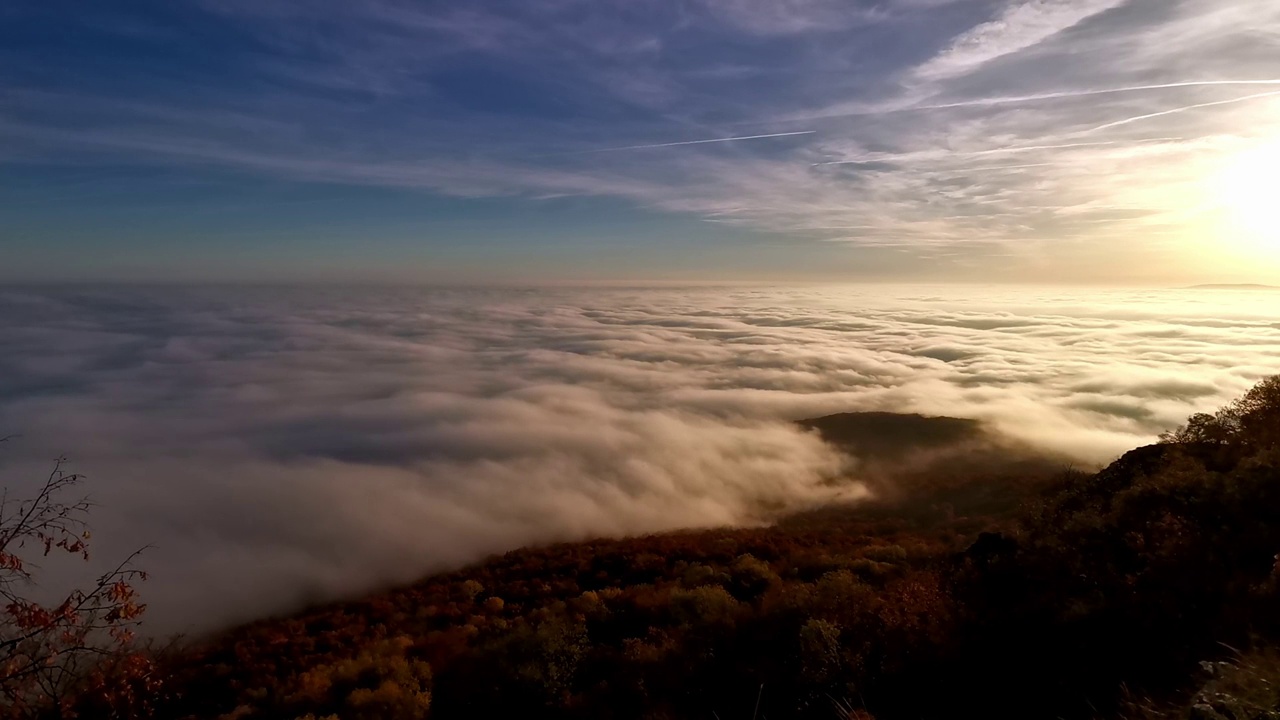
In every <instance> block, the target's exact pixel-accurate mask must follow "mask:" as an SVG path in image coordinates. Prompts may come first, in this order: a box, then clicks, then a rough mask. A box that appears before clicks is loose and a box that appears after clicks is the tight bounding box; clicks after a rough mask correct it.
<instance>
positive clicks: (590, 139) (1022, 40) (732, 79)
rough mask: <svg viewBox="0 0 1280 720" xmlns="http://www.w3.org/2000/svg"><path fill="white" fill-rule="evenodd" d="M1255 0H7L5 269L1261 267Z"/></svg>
mask: <svg viewBox="0 0 1280 720" xmlns="http://www.w3.org/2000/svg"><path fill="white" fill-rule="evenodd" d="M1277 148H1280V3H1276V2H1274V0H1000V1H996V0H667V1H664V2H658V1H656V0H629V1H627V2H621V1H615V0H543V1H540V2H513V1H507V2H500V1H493V0H471V1H470V2H418V3H414V2H393V1H390V0H381V1H376V2H337V1H333V2H329V1H326V0H314V1H311V2H301V1H299V2H291V1H272V0H256V1H252V0H207V1H201V2H183V3H174V2H130V3H69V2H57V1H52V2H39V3H37V2H21V1H20V2H16V3H9V4H6V5H5V6H4V7H3V8H0V244H2V245H3V255H4V256H5V257H6V260H5V262H4V263H3V264H0V278H2V279H9V280H14V279H17V280H33V279H35V280H40V279H48V280H63V279H73V280H75V279H86V280H97V279H102V280H180V281H188V280H190V281H197V280H233V281H234V280H247V281H270V280H300V281H361V282H363V281H375V282H376V281H384V280H385V281H397V282H400V281H409V282H416V281H424V282H439V281H464V282H465V281H498V282H525V281H529V282H542V281H558V280H644V279H668V280H680V281H684V280H700V279H707V280H738V279H760V280H808V279H812V280H843V279H848V280H905V279H910V280H968V281H972V280H979V281H986V280H992V281H1085V282H1089V281H1097V282H1110V281H1141V282H1172V281H1182V280H1187V281H1199V280H1204V281H1257V282H1266V281H1269V280H1276V279H1278V278H1280V275H1278V274H1277V273H1278V272H1280V237H1277V235H1280V233H1278V232H1277V230H1276V229H1277V228H1280V221H1277V220H1275V219H1274V218H1272V217H1271V214H1270V210H1269V205H1270V201H1267V200H1266V199H1265V196H1264V197H1262V199H1258V197H1256V195H1257V194H1256V193H1254V192H1253V191H1252V188H1255V187H1257V186H1259V185H1264V186H1265V185H1266V184H1267V183H1270V182H1272V181H1275V182H1276V186H1277V187H1280V177H1278V176H1276V175H1275V174H1274V173H1271V172H1270V171H1268V170H1267V167H1269V166H1270V165H1269V163H1263V162H1259V161H1256V160H1255V158H1259V157H1261V158H1270V157H1272V155H1271V153H1275V157H1277V158H1280V152H1277Z"/></svg>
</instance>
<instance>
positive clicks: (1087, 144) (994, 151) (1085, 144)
mask: <svg viewBox="0 0 1280 720" xmlns="http://www.w3.org/2000/svg"><path fill="white" fill-rule="evenodd" d="M1115 144H1116V143H1115V142H1081V143H1066V144H1063V145H1015V146H1013V147H1003V148H994V149H992V150H975V151H972V152H956V153H942V154H939V155H938V157H937V158H936V159H944V158H951V157H982V156H983V155H998V154H1002V153H1020V152H1032V151H1034V150H1064V149H1067V148H1078V147H1096V146H1099V145H1115ZM917 155H918V153H903V154H901V155H885V156H881V157H873V158H863V159H861V160H830V161H827V162H820V163H813V167H820V166H823V165H865V164H868V163H875V162H888V161H891V160H894V159H901V158H904V157H913V156H917ZM924 159H928V158H924Z"/></svg>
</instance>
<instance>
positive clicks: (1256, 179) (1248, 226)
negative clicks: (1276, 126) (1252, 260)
mask: <svg viewBox="0 0 1280 720" xmlns="http://www.w3.org/2000/svg"><path fill="white" fill-rule="evenodd" d="M1213 185H1214V192H1215V194H1216V195H1217V196H1218V202H1219V205H1220V207H1221V208H1222V210H1223V211H1224V217H1223V220H1224V228H1223V230H1224V231H1226V232H1227V233H1229V234H1230V236H1231V237H1232V241H1233V242H1234V243H1238V244H1239V246H1241V247H1242V249H1247V250H1249V251H1251V252H1261V253H1266V254H1280V207H1278V206H1280V139H1278V140H1271V141H1267V142H1264V143H1261V144H1258V145H1254V146H1252V147H1250V148H1248V149H1245V150H1243V151H1242V152H1240V153H1238V154H1237V155H1235V156H1234V157H1232V158H1230V159H1229V160H1228V161H1227V163H1226V165H1225V166H1224V167H1223V169H1222V170H1221V171H1220V172H1219V173H1218V175H1217V177H1215V178H1214V181H1213Z"/></svg>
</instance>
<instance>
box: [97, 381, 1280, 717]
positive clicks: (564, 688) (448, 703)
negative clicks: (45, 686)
mask: <svg viewBox="0 0 1280 720" xmlns="http://www.w3.org/2000/svg"><path fill="white" fill-rule="evenodd" d="M881 420H882V421H883V422H881V423H879V424H877V423H876V422H874V418H861V419H859V418H852V419H850V418H848V417H846V418H844V419H835V420H833V419H824V420H821V421H813V423H812V425H813V426H814V427H816V428H818V429H819V430H821V431H822V432H823V433H824V435H827V436H828V437H829V439H832V440H833V441H839V438H837V437H835V436H834V435H835V434H838V432H839V431H840V428H841V427H844V428H845V429H846V430H847V429H848V428H849V427H850V426H852V425H857V424H859V423H864V424H865V423H868V422H870V423H871V426H872V427H876V426H879V427H882V428H883V423H884V422H898V421H884V419H883V418H881ZM910 422H912V423H915V425H916V426H917V429H919V428H920V427H926V426H927V427H929V428H930V430H931V431H936V432H937V433H938V434H939V435H940V436H945V437H943V440H945V442H944V443H943V444H944V445H947V446H948V447H953V446H955V443H954V442H953V441H962V444H964V443H969V446H970V447H973V443H974V442H978V441H977V440H975V436H974V433H975V432H977V430H975V428H973V427H971V426H969V425H967V424H965V423H964V421H954V422H953V421H948V420H944V421H941V424H939V423H933V424H930V423H929V422H928V420H927V419H923V418H918V419H916V420H913V421H910ZM957 423H959V424H957ZM882 440H884V438H882ZM979 444H980V445H982V448H980V449H979V450H980V452H983V453H991V452H995V451H996V450H998V449H999V448H997V447H996V446H992V445H989V444H985V441H982V442H979ZM1005 449H1006V450H1008V451H1009V452H1016V451H1015V450H1011V449H1009V448H1005ZM918 450H919V448H915V449H914V450H913V451H912V453H911V454H912V455H913V456H918V454H919V453H918V452H916V451H918ZM935 457H941V458H944V459H945V458H946V457H948V456H947V454H946V453H943V454H942V455H938V456H935ZM949 466H950V467H955V468H957V469H956V470H955V471H953V472H951V473H948V472H946V468H947V467H949ZM884 467H888V466H887V465H886V466H884ZM912 467H913V471H912V472H914V473H915V474H914V475H911V474H910V473H907V474H905V475H904V477H907V476H909V477H911V478H914V479H913V480H911V481H904V482H903V483H902V484H901V486H900V487H899V491H898V492H894V493H888V492H884V493H880V494H879V496H878V499H876V500H872V501H869V502H865V503H861V504H858V505H853V506H849V507H843V508H829V509H825V510H823V511H820V512H814V513H809V514H806V515H802V516H798V517H793V518H789V519H787V520H785V521H782V522H779V523H777V524H775V525H773V526H770V527H761V528H754V529H735V530H712V531H700V532H685V533H675V534H667V535H658V536H652V537H640V538H630V539H621V540H600V541H595V542H586V543H577V544H565V545H555V546H551V547H543V548H533V549H525V550H520V551H516V552H512V553H508V554H507V555H504V556H502V557H498V558H494V559H492V560H491V561H488V562H485V563H483V564H480V565H478V566H475V567H471V568H467V569H464V570H460V571H458V572H453V573H448V574H444V575H439V576H436V577H432V578H428V579H426V580H424V581H422V582H421V583H419V584H417V585H415V586H412V587H408V588H404V589H401V590H396V591H392V592H387V593H384V594H381V595H379V596H377V597H372V598H369V599H367V600H363V601H360V602H352V603H346V604H339V605H331V606H325V607H319V608H315V609H312V610H309V611H306V612H303V613H300V614H298V615H296V616H294V617H289V618H283V619H274V620H268V621H263V622H259V623H257V624H254V625H250V626H248V627H243V628H240V629H237V630H234V631H232V632H228V633H226V634H224V635H222V636H220V637H217V638H213V639H210V640H207V641H204V642H201V643H199V644H196V645H192V646H188V647H184V648H183V649H181V650H179V651H174V652H171V653H170V654H169V655H167V656H165V657H163V658H162V659H161V661H160V664H159V669H158V670H157V673H156V674H155V676H154V677H152V678H150V680H149V681H150V682H154V683H155V684H156V687H158V688H159V689H158V690H157V691H155V692H152V693H150V694H149V695H148V698H149V701H148V702H147V703H146V705H147V707H146V708H145V712H147V713H150V714H151V715H153V716H156V717H171V718H182V717H198V718H217V717H225V718H245V719H248V718H286V719H290V720H291V719H293V718H326V717H336V718H342V719H343V720H350V719H369V720H372V719H373V718H385V719H388V720H394V719H396V718H426V717H432V718H478V717H526V718H527V717H567V718H637V719H639V718H709V719H710V718H719V719H720V720H730V719H733V718H754V717H759V718H773V719H774V720H778V719H780V718H837V717H858V718H872V717H874V718H879V719H880V720H885V719H898V718H901V719H902V720H907V719H908V718H910V719H916V718H954V717H983V718H1010V719H1013V718H1019V719H1022V718H1039V717H1043V718H1057V717H1067V718H1097V717H1166V716H1167V717H1197V718H1224V719H1225V718H1236V719H1239V718H1263V717H1275V715H1274V713H1275V712H1276V711H1277V710H1278V709H1280V706H1277V705H1276V701H1277V692H1276V690H1275V687H1276V686H1275V685H1273V683H1280V671H1277V669H1276V668H1277V666H1280V662H1278V661H1277V660H1276V656H1275V655H1274V653H1273V651H1271V650H1269V649H1268V648H1269V646H1270V643H1271V642H1273V641H1274V640H1275V639H1276V635H1277V633H1278V632H1280V623H1278V621H1280V613H1277V607H1278V606H1277V602H1278V601H1280V595H1278V594H1277V593H1278V591H1280V585H1278V582H1280V575H1278V574H1277V553H1280V522H1278V521H1277V519H1278V518H1280V378H1272V379H1270V380H1267V381H1264V382H1263V383H1262V384H1260V385H1258V386H1257V387H1256V388H1255V389H1254V390H1253V391H1251V392H1250V393H1249V394H1248V395H1247V396H1245V397H1244V398H1242V399H1241V400H1239V401H1237V402H1236V403H1234V404H1232V405H1231V406H1229V407H1227V408H1224V409H1223V410H1222V411H1220V412H1219V413H1217V414H1215V415H1199V416H1195V417H1193V418H1191V420H1190V422H1189V423H1188V425H1187V426H1185V427H1183V428H1181V429H1179V430H1177V431H1175V432H1171V433H1170V434H1168V435H1167V436H1165V437H1164V439H1163V441H1162V442H1161V444H1158V445H1154V446H1150V447H1144V448H1139V449H1136V450H1134V451H1132V452H1129V453H1127V454H1126V455H1124V456H1123V457H1121V458H1120V459H1119V460H1117V461H1116V462H1114V463H1113V464H1111V465H1110V466H1109V467H1107V468H1105V469H1103V470H1102V471H1100V472H1097V473H1084V472H1078V471H1070V470H1065V469H1064V468H1063V467H1061V466H1058V467H1056V468H1055V467H1054V466H1053V462H1052V461H1050V460H1045V459H1038V460H1037V459H1034V458H1029V457H1014V458H1012V459H1011V462H1009V463H1005V464H1004V465H1003V466H1001V467H999V468H994V469H991V471H990V472H991V473H992V474H991V475H988V476H986V477H982V476H981V473H978V472H975V470H976V469H977V468H978V467H979V466H978V465H954V464H950V465H949V464H948V462H934V461H931V462H928V463H925V464H924V465H914V466H912ZM926 469H927V470H928V472H927V473H926V472H924V470H926ZM886 472H887V471H886ZM926 476H927V482H926V481H925V477H926ZM887 477H888V476H887V475H885V476H883V477H881V479H880V482H886V480H885V478H887ZM131 702H132V703H133V704H129V703H122V702H120V701H113V700H109V699H106V700H104V699H103V697H101V696H95V698H94V699H93V700H92V701H85V702H84V703H81V707H80V708H79V709H80V710H81V712H82V714H83V716H84V717H100V716H104V715H107V714H109V713H110V712H114V713H116V714H117V715H118V716H131V714H132V716H137V715H139V714H140V713H142V712H143V709H142V708H141V704H140V703H138V701H136V699H135V700H133V701H131ZM113 703H114V706H113ZM1268 713H1271V714H1268Z"/></svg>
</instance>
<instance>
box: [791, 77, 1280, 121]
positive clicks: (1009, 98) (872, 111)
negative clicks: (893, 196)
mask: <svg viewBox="0 0 1280 720" xmlns="http://www.w3.org/2000/svg"><path fill="white" fill-rule="evenodd" d="M1251 85H1253V86H1256V85H1280V79H1264V80H1188V81H1185V82H1173V83H1161V84H1156V85H1129V86H1125V87H1111V88H1094V89H1084V90H1062V91H1059V92H1048V93H1036V94H1032V95H1006V96H1003V97H990V98H977V99H974V100H957V101H955V102H949V103H932V104H922V103H913V104H904V105H897V106H887V107H886V106H881V107H868V108H866V109H862V110H850V111H848V112H831V113H816V114H812V115H795V116H792V117H783V118H776V119H775V120H774V122H812V121H814V120H825V119H834V118H842V117H866V116H874V115H892V114H894V113H905V112H919V111H922V110H954V109H958V108H967V107H991V106H995V105H1017V104H1019V103H1028V102H1040V101H1045V100H1063V99H1068V98H1080V97H1092V96H1096V95H1116V94H1120V93H1131V92H1149V91H1153V90H1174V89H1178V88H1193V87H1241V86H1251Z"/></svg>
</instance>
